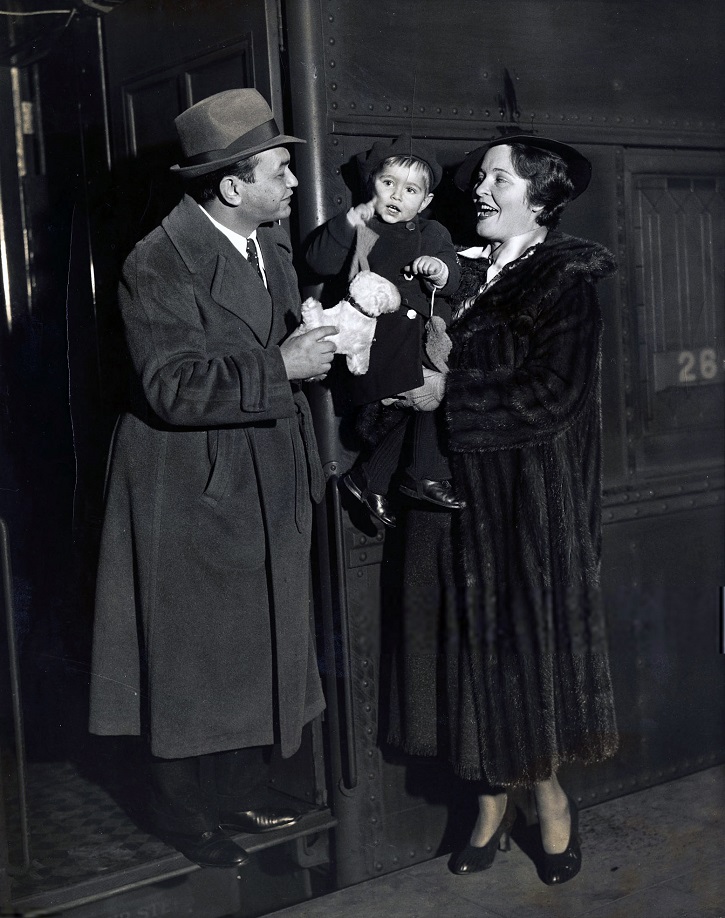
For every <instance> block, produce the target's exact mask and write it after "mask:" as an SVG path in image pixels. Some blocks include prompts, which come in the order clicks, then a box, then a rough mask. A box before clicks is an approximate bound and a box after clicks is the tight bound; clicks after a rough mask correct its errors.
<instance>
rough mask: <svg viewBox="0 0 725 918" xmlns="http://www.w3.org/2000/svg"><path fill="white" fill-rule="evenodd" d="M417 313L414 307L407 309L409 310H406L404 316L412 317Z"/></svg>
mask: <svg viewBox="0 0 725 918" xmlns="http://www.w3.org/2000/svg"><path fill="white" fill-rule="evenodd" d="M417 315H418V313H417V312H416V311H415V309H409V310H408V311H407V312H406V316H407V317H408V318H409V319H414V318H415V317H416V316H417Z"/></svg>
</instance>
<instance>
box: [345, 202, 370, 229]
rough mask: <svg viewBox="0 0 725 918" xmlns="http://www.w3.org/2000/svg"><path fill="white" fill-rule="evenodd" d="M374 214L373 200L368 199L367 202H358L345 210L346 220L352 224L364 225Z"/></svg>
mask: <svg viewBox="0 0 725 918" xmlns="http://www.w3.org/2000/svg"><path fill="white" fill-rule="evenodd" d="M374 214H375V202H374V199H373V200H372V201H368V202H367V204H358V205H357V207H351V208H350V210H348V212H347V219H348V222H349V223H350V224H351V225H352V226H365V225H366V224H367V223H369V222H370V221H371V220H372V219H373V216H374Z"/></svg>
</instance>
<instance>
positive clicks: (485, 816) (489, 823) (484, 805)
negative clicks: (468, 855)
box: [470, 792, 508, 848]
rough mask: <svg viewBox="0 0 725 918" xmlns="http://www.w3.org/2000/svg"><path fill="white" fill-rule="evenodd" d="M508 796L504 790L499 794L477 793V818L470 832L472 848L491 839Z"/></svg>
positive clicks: (499, 823)
mask: <svg viewBox="0 0 725 918" xmlns="http://www.w3.org/2000/svg"><path fill="white" fill-rule="evenodd" d="M507 800H508V797H507V795H506V793H505V792H501V793H500V794H479V797H478V818H477V819H476V824H475V825H474V827H473V831H472V832H471V841H470V844H471V845H472V846H473V847H474V848H482V847H483V846H484V845H485V844H486V843H487V842H489V841H490V840H491V837H492V836H493V834H494V832H495V831H496V830H497V829H498V827H499V826H500V825H501V820H502V819H503V817H504V813H505V812H506V802H507Z"/></svg>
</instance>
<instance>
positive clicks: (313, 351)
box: [279, 325, 337, 381]
mask: <svg viewBox="0 0 725 918" xmlns="http://www.w3.org/2000/svg"><path fill="white" fill-rule="evenodd" d="M336 334H337V328H336V327H335V326H334V325H321V326H320V327H319V328H313V329H311V330H310V331H305V332H300V331H296V332H293V333H292V334H291V335H290V336H289V338H287V340H286V341H283V342H282V344H280V346H279V349H280V351H281V352H282V360H283V361H284V367H285V370H286V371H287V379H289V380H290V381H291V380H303V379H314V378H322V377H323V376H325V375H326V374H327V373H328V371H329V369H330V367H331V366H332V358H333V357H334V356H335V351H336V350H337V348H336V347H335V344H334V343H333V342H332V341H330V340H329V336H330V335H336Z"/></svg>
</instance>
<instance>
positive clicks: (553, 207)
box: [509, 143, 574, 229]
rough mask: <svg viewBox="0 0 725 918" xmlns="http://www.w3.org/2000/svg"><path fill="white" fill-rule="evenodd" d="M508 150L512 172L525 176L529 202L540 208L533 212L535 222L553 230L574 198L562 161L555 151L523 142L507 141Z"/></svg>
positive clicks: (572, 186) (523, 177) (571, 184)
mask: <svg viewBox="0 0 725 918" xmlns="http://www.w3.org/2000/svg"><path fill="white" fill-rule="evenodd" d="M509 149H510V150H511V164H512V166H513V167H514V170H515V171H516V174H517V175H519V176H520V177H521V178H522V179H526V183H527V185H528V191H527V194H526V197H527V199H528V201H529V204H532V205H533V206H534V207H543V208H544V209H543V210H542V211H541V213H539V214H537V215H536V222H537V223H539V224H540V225H541V226H546V227H548V228H549V229H553V228H554V227H555V226H556V225H557V224H558V222H559V220H560V219H561V214H562V212H563V210H564V208H565V207H566V205H567V204H568V203H569V201H571V199H572V198H573V197H574V184H573V182H572V181H571V179H570V178H569V174H568V172H567V168H566V163H565V162H564V160H563V159H562V158H561V156H557V154H556V153H550V152H549V151H548V150H539V149H537V148H536V147H530V146H528V145H526V144H523V143H512V144H509Z"/></svg>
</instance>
